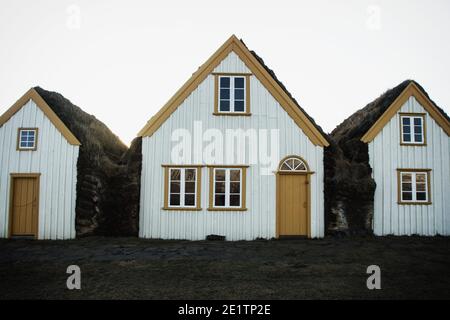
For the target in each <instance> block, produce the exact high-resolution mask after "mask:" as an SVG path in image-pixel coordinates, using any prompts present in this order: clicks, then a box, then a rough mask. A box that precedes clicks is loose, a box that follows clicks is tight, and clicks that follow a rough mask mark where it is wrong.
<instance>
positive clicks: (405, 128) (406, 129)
mask: <svg viewBox="0 0 450 320" xmlns="http://www.w3.org/2000/svg"><path fill="white" fill-rule="evenodd" d="M403 133H411V127H410V126H403Z"/></svg>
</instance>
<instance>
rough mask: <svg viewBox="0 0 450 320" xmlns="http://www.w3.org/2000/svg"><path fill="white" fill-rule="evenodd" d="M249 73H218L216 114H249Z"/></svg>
mask: <svg viewBox="0 0 450 320" xmlns="http://www.w3.org/2000/svg"><path fill="white" fill-rule="evenodd" d="M249 83H250V81H249V75H247V74H242V75H227V74H221V75H216V94H215V97H216V102H215V110H214V114H217V115H219V114H220V115H249V114H250V101H249V100H250V95H249Z"/></svg>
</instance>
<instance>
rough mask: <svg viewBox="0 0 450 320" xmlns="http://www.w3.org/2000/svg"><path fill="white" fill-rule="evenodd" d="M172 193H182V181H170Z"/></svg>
mask: <svg viewBox="0 0 450 320" xmlns="http://www.w3.org/2000/svg"><path fill="white" fill-rule="evenodd" d="M170 193H180V182H171V183H170Z"/></svg>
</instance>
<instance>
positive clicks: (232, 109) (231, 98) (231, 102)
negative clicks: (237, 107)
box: [230, 77, 234, 112]
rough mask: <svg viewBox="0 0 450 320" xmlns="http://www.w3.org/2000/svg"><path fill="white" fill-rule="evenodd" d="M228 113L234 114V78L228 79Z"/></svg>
mask: <svg viewBox="0 0 450 320" xmlns="http://www.w3.org/2000/svg"><path fill="white" fill-rule="evenodd" d="M230 111H231V112H234V77H230Z"/></svg>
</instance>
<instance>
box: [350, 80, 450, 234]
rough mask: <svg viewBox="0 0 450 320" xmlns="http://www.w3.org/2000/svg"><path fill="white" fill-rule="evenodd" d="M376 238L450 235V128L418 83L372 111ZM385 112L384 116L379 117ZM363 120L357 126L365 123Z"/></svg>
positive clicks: (368, 139) (369, 135)
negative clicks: (375, 115) (379, 236)
mask: <svg viewBox="0 0 450 320" xmlns="http://www.w3.org/2000/svg"><path fill="white" fill-rule="evenodd" d="M369 107H370V108H372V109H373V110H372V111H371V112H367V113H366V115H367V116H373V115H374V114H375V113H379V115H378V117H376V118H375V119H373V120H372V125H371V126H370V128H369V129H368V130H367V132H365V133H364V134H363V136H362V137H361V141H362V142H364V143H367V144H368V152H369V163H370V167H371V168H372V177H373V179H374V180H375V183H376V189H375V198H374V215H373V230H374V233H375V234H376V235H389V234H393V235H412V234H419V235H437V234H440V235H450V197H449V192H450V138H449V135H450V122H449V118H448V116H447V115H446V114H445V112H444V111H443V110H442V109H440V108H439V107H438V106H437V105H436V104H435V103H434V102H433V101H432V100H431V99H430V98H429V96H428V94H427V93H426V92H425V90H424V89H423V88H422V87H421V86H420V85H419V84H418V83H416V82H415V81H410V80H408V81H405V82H403V83H402V84H400V85H399V86H397V87H396V88H394V89H391V90H390V91H388V92H386V93H385V94H384V95H383V96H382V97H380V98H379V99H377V100H376V101H375V102H374V103H372V104H371V105H369ZM380 111H382V112H380ZM364 122H366V120H365V119H364V118H359V123H360V124H361V123H364Z"/></svg>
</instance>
